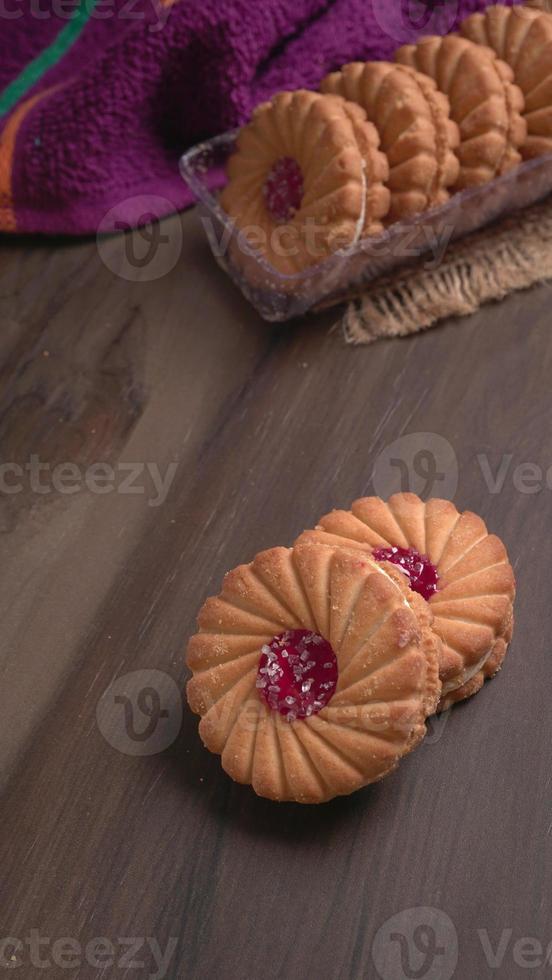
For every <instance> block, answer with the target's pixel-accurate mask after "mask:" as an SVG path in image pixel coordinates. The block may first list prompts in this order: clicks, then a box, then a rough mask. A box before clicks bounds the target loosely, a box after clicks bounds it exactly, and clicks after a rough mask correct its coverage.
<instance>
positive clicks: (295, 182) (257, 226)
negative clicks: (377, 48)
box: [221, 90, 390, 275]
mask: <svg viewBox="0 0 552 980" xmlns="http://www.w3.org/2000/svg"><path fill="white" fill-rule="evenodd" d="M378 147H379V137H378V134H377V132H376V130H375V128H374V126H372V125H371V123H368V122H367V121H366V115H365V113H363V112H362V110H361V109H360V107H359V106H355V105H349V104H347V103H346V102H345V100H343V99H341V98H338V97H337V96H330V95H320V94H319V93H316V92H307V91H302V90H301V91H297V92H282V93H280V94H279V95H276V96H274V98H273V99H272V100H271V101H270V102H266V103H264V104H263V105H261V106H259V107H258V108H257V109H256V110H255V112H254V114H253V117H252V120H251V122H250V123H249V124H248V125H247V126H245V127H244V128H243V129H242V130H241V132H240V134H239V136H238V140H237V149H236V152H235V153H234V154H233V156H232V157H231V158H230V160H229V163H228V168H227V173H228V184H227V186H226V187H225V189H224V190H223V192H222V195H221V204H222V206H223V208H224V209H225V210H226V212H227V213H228V214H229V215H230V217H231V218H233V220H234V222H235V223H236V225H237V226H238V228H239V229H240V230H241V231H242V233H243V234H244V236H245V237H246V239H247V240H248V241H249V242H250V243H251V244H252V245H253V246H254V247H255V248H257V249H258V250H259V251H260V252H261V253H262V254H263V255H264V256H265V258H266V259H267V260H268V262H269V263H270V265H271V266H272V267H273V268H274V269H277V270H278V271H279V272H280V273H283V274H284V275H293V274H295V273H297V272H300V271H302V270H304V269H307V268H309V267H311V266H314V265H317V264H318V263H320V262H322V261H323V260H324V258H326V257H327V256H328V255H330V254H332V253H333V252H335V251H336V250H338V249H340V248H344V247H347V246H349V245H353V244H354V243H355V242H357V241H358V240H359V239H360V238H361V237H362V236H363V235H367V234H374V233H376V232H378V231H381V229H382V224H381V219H382V218H383V217H385V215H386V214H387V212H388V210H389V202H390V196H389V191H388V190H387V188H386V187H384V183H383V182H384V181H385V180H387V177H388V175H389V168H388V164H387V160H386V158H385V156H384V155H383V154H382V153H381V152H380V151H379V149H378ZM234 258H235V259H236V260H237V261H239V256H238V255H236V254H234Z"/></svg>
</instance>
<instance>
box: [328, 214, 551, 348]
mask: <svg viewBox="0 0 552 980" xmlns="http://www.w3.org/2000/svg"><path fill="white" fill-rule="evenodd" d="M551 278H552V198H547V199H546V201H544V202H542V203H540V204H536V205H534V206H533V207H531V208H528V209H527V210H526V211H521V212H517V213H515V214H514V215H513V216H512V217H509V218H506V219H503V220H502V221H500V222H498V223H496V224H494V225H492V226H490V227H488V228H485V229H484V230H483V231H480V232H477V233H476V234H473V235H469V236H468V237H466V238H464V239H462V240H461V241H459V242H456V243H455V244H453V245H449V247H448V249H447V252H446V254H445V257H444V259H443V261H442V263H441V265H440V266H439V267H438V268H437V269H431V270H429V269H427V268H424V260H423V258H422V259H420V260H419V262H417V263H415V264H414V265H409V266H408V267H406V268H404V269H402V270H398V271H396V272H394V273H393V274H392V275H391V276H389V277H388V278H385V279H380V280H378V281H377V282H376V283H375V284H373V285H372V286H370V287H368V288H367V289H366V290H365V291H363V292H362V293H361V294H360V295H359V296H358V297H357V298H355V299H353V300H352V301H351V302H350V303H349V306H348V309H347V312H346V313H345V315H344V317H343V319H342V321H341V325H342V328H343V332H344V334H345V339H346V341H347V343H349V344H370V343H372V341H374V340H377V339H378V337H404V336H406V335H407V334H411V333H417V332H418V331H419V330H425V329H427V327H431V326H433V325H434V324H436V323H438V322H439V320H443V319H444V318H445V317H450V316H467V315H468V314H470V313H474V312H475V311H476V310H477V309H479V307H480V306H482V305H483V304H484V303H489V302H491V301H493V300H500V299H503V298H504V297H505V296H507V295H508V293H513V292H515V291H516V290H520V289H527V288H528V287H529V286H532V285H534V284H535V283H537V282H542V281H544V280H545V279H551Z"/></svg>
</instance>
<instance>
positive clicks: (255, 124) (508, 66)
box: [221, 5, 552, 276]
mask: <svg viewBox="0 0 552 980" xmlns="http://www.w3.org/2000/svg"><path fill="white" fill-rule="evenodd" d="M548 152H552V14H550V13H547V12H545V11H542V10H535V9H529V8H523V7H506V6H502V5H498V6H495V7H491V8H489V9H488V10H487V11H486V12H485V13H483V14H474V15H473V16H471V17H469V18H468V19H467V20H466V21H465V22H464V23H463V24H462V26H461V30H460V34H459V35H449V36H446V37H426V38H422V40H420V42H419V43H418V44H416V45H407V46H405V47H403V48H401V49H400V50H399V51H397V53H396V56H395V63H394V64H391V63H387V62H370V63H367V64H365V63H353V64H348V65H345V66H344V67H343V68H342V69H341V70H340V71H338V72H334V73H332V74H331V75H329V76H328V77H327V78H325V79H324V80H323V81H322V83H321V86H320V93H313V92H307V91H298V92H286V93H281V94H279V95H277V96H275V97H274V98H273V99H272V100H271V101H270V102H267V103H265V104H263V105H261V106H259V108H258V109H257V110H256V111H255V112H254V114H253V118H252V120H251V122H250V123H249V124H248V125H247V126H245V127H244V128H243V129H242V130H241V132H240V134H239V136H238V141H237V147H236V151H235V153H234V154H233V156H232V158H231V160H230V162H229V166H228V184H227V186H226V188H225V189H224V191H223V193H222V196H221V203H222V206H223V208H224V209H225V210H226V211H227V213H228V214H229V215H230V216H231V218H232V219H233V221H234V222H235V224H236V226H237V227H238V228H239V229H240V230H241V232H242V234H243V236H244V237H245V239H246V240H247V241H248V242H249V244H250V245H251V246H252V247H253V249H255V250H256V251H258V252H261V253H262V254H263V255H264V257H265V259H266V260H267V261H268V262H269V264H270V265H271V266H272V268H274V269H277V270H278V272H279V273H280V274H282V275H283V276H293V275H295V274H296V273H298V272H301V271H303V270H305V269H308V268H309V267H312V266H315V265H318V264H319V263H321V262H322V261H323V260H324V259H325V258H326V257H327V256H328V255H331V254H333V253H334V252H336V251H338V250H339V249H343V248H347V247H349V246H351V245H354V244H356V243H357V242H358V241H359V240H361V239H363V238H366V237H369V236H372V235H374V234H377V233H378V232H379V231H381V230H382V229H383V228H384V227H386V226H388V225H390V224H392V223H394V222H396V221H399V220H401V219H402V218H406V217H409V216H411V215H415V214H418V213H421V212H423V211H425V210H427V209H428V208H432V207H435V206H438V205H440V204H444V203H445V202H446V201H447V200H448V198H449V196H450V195H451V194H452V193H455V192H457V191H460V190H462V189H464V188H466V187H472V186H474V185H479V184H483V183H485V182H487V181H490V180H492V179H493V178H495V177H499V176H501V175H502V174H505V173H507V172H508V171H509V170H512V169H513V168H514V167H516V166H517V165H518V164H519V163H520V162H521V160H522V159H523V158H525V159H527V158H530V157H534V156H538V155H540V154H543V153H548ZM235 258H236V259H237V260H238V261H239V262H241V264H242V265H243V264H244V263H246V264H249V265H250V263H248V261H247V257H244V256H241V258H240V255H239V254H236V255H235Z"/></svg>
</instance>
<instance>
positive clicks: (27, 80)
mask: <svg viewBox="0 0 552 980" xmlns="http://www.w3.org/2000/svg"><path fill="white" fill-rule="evenodd" d="M95 3H96V0H82V3H81V5H80V7H79V8H78V10H76V11H75V13H74V14H73V15H72V17H71V20H70V21H69V23H68V24H66V25H65V27H64V28H63V29H62V30H61V31H60V32H59V34H58V35H57V37H56V39H55V40H54V41H52V43H51V44H50V45H48V47H47V48H45V49H44V51H41V53H40V54H39V55H38V56H37V57H36V58H35V59H34V60H33V61H30V62H29V64H28V65H26V66H25V68H23V71H22V72H20V74H19V75H18V76H17V78H14V80H13V82H10V84H9V85H8V86H7V87H6V88H5V89H4V91H3V92H2V93H1V94H0V116H3V115H4V114H5V113H6V112H9V110H10V109H12V108H13V106H14V105H15V104H16V103H17V102H19V100H20V99H21V98H23V96H24V95H26V93H27V92H28V91H29V89H30V88H32V87H33V85H36V83H37V82H38V80H39V79H40V78H42V76H43V75H44V74H45V72H47V71H48V69H49V68H51V67H52V66H53V65H55V64H56V62H58V61H59V60H60V59H61V58H62V57H63V55H64V54H65V53H66V51H68V50H69V48H70V47H71V45H72V44H74V43H75V41H76V40H77V38H78V36H79V34H80V33H81V31H82V30H83V28H84V27H85V25H86V23H87V21H88V19H89V17H90V14H91V13H92V10H93V9H94V6H95Z"/></svg>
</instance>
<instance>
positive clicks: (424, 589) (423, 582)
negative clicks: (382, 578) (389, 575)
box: [373, 548, 439, 600]
mask: <svg viewBox="0 0 552 980" xmlns="http://www.w3.org/2000/svg"><path fill="white" fill-rule="evenodd" d="M373 555H374V558H375V559H376V561H390V562H391V564H392V565H397V567H398V568H400V570H401V572H404V573H405V575H408V578H409V580H410V588H411V589H412V590H413V591H414V592H418V593H419V595H421V596H423V598H424V599H427V600H429V599H431V596H432V595H434V593H435V592H437V585H438V582H439V573H438V571H437V569H436V568H435V565H433V564H432V563H431V562H430V560H429V558H428V557H427V555H421V554H420V552H419V551H416V549H415V548H376V549H375V551H374V552H373Z"/></svg>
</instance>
